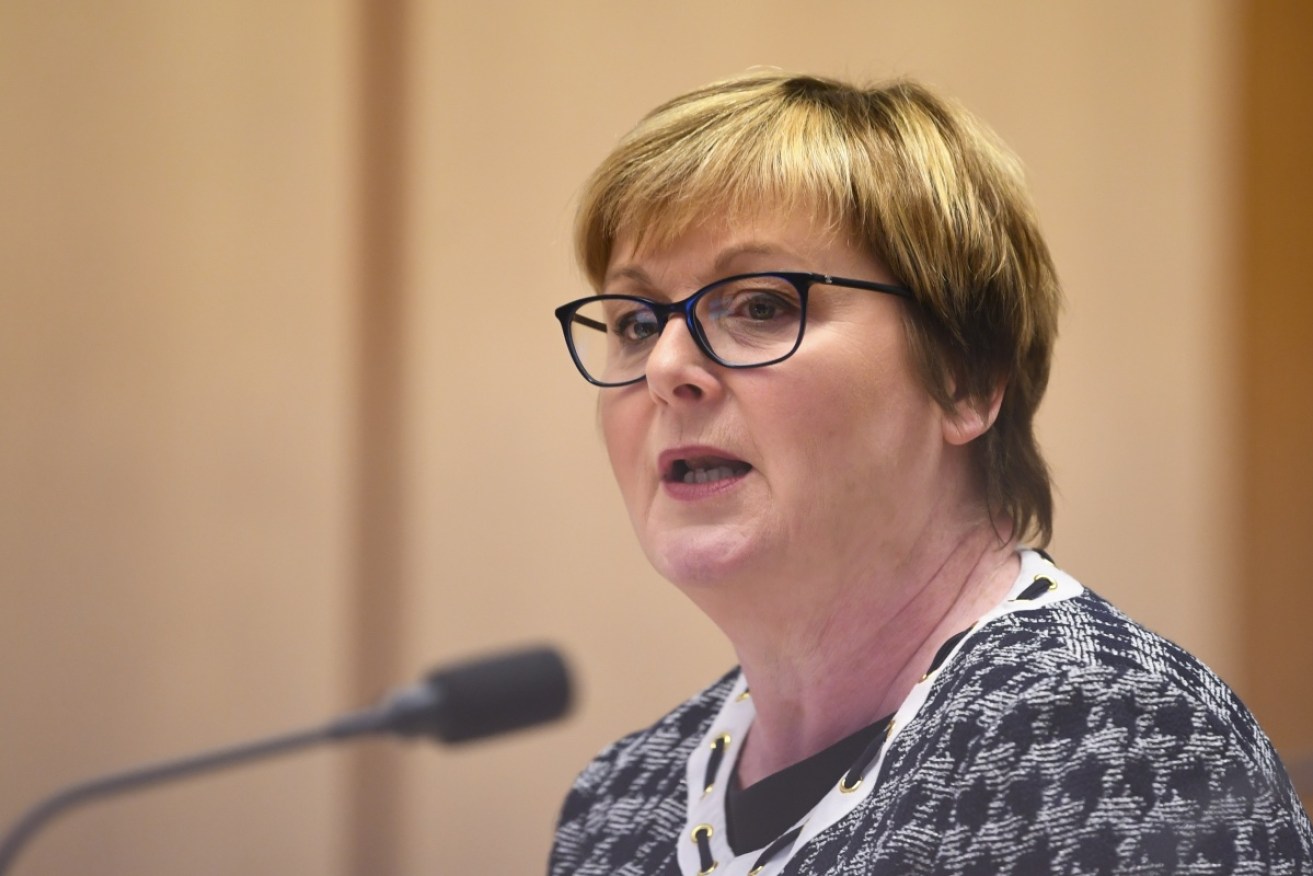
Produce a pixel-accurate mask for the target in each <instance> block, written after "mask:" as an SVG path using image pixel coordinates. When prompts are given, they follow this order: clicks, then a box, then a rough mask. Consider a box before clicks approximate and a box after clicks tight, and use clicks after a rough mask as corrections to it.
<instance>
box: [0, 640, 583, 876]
mask: <svg viewBox="0 0 1313 876" xmlns="http://www.w3.org/2000/svg"><path fill="white" fill-rule="evenodd" d="M569 704H570V679H569V672H568V670H567V668H566V666H565V663H564V661H563V660H562V659H561V656H560V655H559V654H557V653H556V652H555V651H554V650H552V649H551V648H548V647H538V648H529V649H524V650H520V651H512V652H507V653H505V654H500V655H493V656H491V657H486V658H483V659H479V660H471V661H468V662H465V663H461V664H457V665H455V666H449V667H447V668H445V669H441V670H438V671H435V672H432V673H430V674H429V676H428V677H427V678H426V679H424V680H423V681H420V682H417V683H415V684H412V685H410V686H409V687H404V688H402V689H400V690H398V691H396V692H394V693H393V694H392V695H390V696H388V697H387V698H385V699H384V700H383V702H381V703H379V704H378V705H375V706H373V707H371V708H367V709H363V710H361V711H358V712H351V713H348V714H346V715H343V716H341V717H339V718H337V719H335V720H332V721H330V722H329V723H327V724H325V725H323V726H321V727H315V728H313V729H310V730H301V731H298V732H295V733H287V734H284V735H282V736H274V737H270V738H266V739H259V740H256V741H253V742H247V743H245V744H241V745H235V746H232V747H230V748H221V749H217V750H213V751H209V752H203V753H201V754H196V755H192V756H189V757H181V758H177V759H175V760H167V761H161V762H159V763H155V764H148V765H146V766H142V767H137V768H135V769H129V770H124V771H123V772H119V773H112V774H110V775H107V776H102V777H100V778H95V779H90V780H88V781H84V782H80V783H78V784H75V785H70V786H69V787H67V788H64V789H63V790H61V791H58V792H56V793H55V794H53V795H51V796H50V797H47V798H46V799H45V800H42V801H41V802H40V803H37V804H36V805H35V806H33V807H32V808H31V809H29V810H28V811H27V812H26V813H25V814H24V815H23V817H22V818H20V819H19V820H18V822H17V823H16V824H15V825H14V826H13V827H12V828H11V829H10V831H9V832H8V833H7V834H5V835H4V837H3V840H0V876H4V874H5V873H6V872H7V871H8V869H9V866H10V865H11V864H12V863H13V861H14V858H15V857H17V855H18V853H19V851H20V850H21V849H22V848H23V845H24V843H26V842H27V841H28V840H29V839H31V838H32V835H33V834H35V833H36V832H37V831H38V830H39V829H40V828H41V827H42V826H43V825H44V824H46V823H47V822H48V821H50V819H52V818H54V817H55V816H56V815H58V814H59V813H61V812H64V811H65V810H67V809H70V808H72V807H74V806H77V805H79V804H82V803H87V802H89V801H92V800H96V799H99V798H101V797H108V796H110V795H112V794H118V793H121V792H124V791H131V790H134V789H136V788H141V787H145V786H147V785H153V784H156V783H159V782H166V781H170V780H172V779H178V778H182V777H184V776H190V775H194V774H195V773H201V772H206V771H209V770H215V769H219V768H221V767H226V766H232V765H234V764H239V763H244V762H248V761H253V760H259V759H262V758H267V757H272V756H273V755H276V754H283V753H285V752H288V751H294V750H296V749H299V748H305V747H307V746H310V745H317V744H319V743H321V742H338V741H341V740H344V739H350V738H353V737H356V736H363V735H366V734H371V733H390V734H393V735H395V736H402V737H413V736H430V737H433V738H434V739H437V740H439V741H442V742H451V743H456V742H464V741H466V740H471V739H483V738H486V737H489V736H495V735H497V734H500V733H506V732H509V731H511V730H518V729H520V728H524V727H532V726H534V725H536V724H541V723H543V722H545V721H551V720H554V719H556V718H559V717H561V716H562V715H564V714H565V712H566V711H567V710H568V708H569Z"/></svg>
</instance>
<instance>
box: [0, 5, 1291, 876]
mask: <svg viewBox="0 0 1313 876" xmlns="http://www.w3.org/2000/svg"><path fill="white" fill-rule="evenodd" d="M1310 9H1313V7H1311V6H1309V5H1308V4H1305V3H1301V2H1296V0H1290V2H1278V0H1271V2H1267V0H1264V2H1241V0H1234V2H1227V0H1162V2H1155V3H1143V2H1140V0H1104V2H1100V3H1097V4H1096V3H1082V4H1076V3H1070V4H1068V3H1051V2H1047V0H998V2H988V3H979V2H968V0H934V2H925V3H905V2H897V3H895V2H886V0H849V2H844V0H835V2H818V3H810V4H801V3H794V2H784V0H754V2H748V0H726V2H722V3H706V2H688V0H674V2H666V3H662V4H639V3H628V2H615V0H563V2H554V3H546V2H535V3H531V2H496V0H492V2H486V3H477V4H476V3H444V2H427V0H279V2H253V0H222V2H214V0H211V2H205V0H198V2H188V3H178V2H174V0H123V2H116V3H92V2H84V0H64V2H59V3H47V2H39V0H6V2H4V3H3V4H0V746H2V748H0V821H3V823H4V824H5V825H8V824H9V823H10V822H12V820H13V819H14V818H16V817H17V816H18V814H19V813H20V812H21V811H22V809H23V808H24V807H25V806H26V805H27V804H29V803H31V802H33V801H34V800H35V799H37V798H38V797H40V796H42V795H43V794H45V793H47V792H48V791H50V790H52V789H54V788H55V787H57V786H60V785H62V784H65V783H67V782H70V781H73V780H75V779H78V778H81V777H85V776H87V775H90V774H96V773H100V772H104V771H107V770H110V769H114V768H118V767H122V766H125V765H128V764H133V763H136V762H139V761H142V760H152V759H156V758H160V757H164V756H170V755H175V754H180V753H184V752H189V751H193V750H196V749H200V748H205V747H209V746H216V745H221V744H226V743H229V742H234V741H238V740H243V739H246V738H249V737H253V736H259V735H263V734H266V733H272V732H275V731H280V730H285V729H292V728H296V727H300V726H303V725H309V724H313V723H316V722H318V721H320V720H321V719H324V718H327V717H328V716H330V715H333V714H336V713H339V712H342V711H345V710H348V709H351V708H355V707H358V706H361V705H364V704H367V703H369V702H371V701H373V699H374V698H375V697H377V696H378V695H380V694H381V693H383V692H384V691H386V690H388V689H389V688H391V687H393V686H394V685H396V684H399V683H402V682H406V681H409V680H410V679H412V678H413V677H415V676H417V675H418V674H420V673H421V672H422V671H424V670H426V669H427V668H429V667H430V666H433V665H437V664H440V663H443V662H445V661H448V660H452V659H456V658H461V657H464V656H467V655H470V654H477V653H480V652H485V651H488V650H490V649H496V648H499V647H504V646H509V645H516V644H522V643H528V642H539V641H548V642H553V643H556V644H558V645H559V646H561V647H562V648H563V649H564V650H565V651H566V652H567V654H568V655H569V657H570V659H571V661H572V664H573V666H574V668H575V670H576V673H577V676H578V678H579V686H580V694H579V700H578V707H577V710H576V712H575V714H574V716H573V717H572V718H571V719H569V720H568V721H567V722H565V723H562V724H559V725H556V726H554V727H552V728H551V729H546V730H542V731H536V732H534V733H526V734H523V735H519V736H511V737H506V738H504V739H501V740H495V741H491V742H486V743H480V744H475V745H471V746H469V747H462V748H451V749H439V748H436V747H432V746H427V745H425V744H421V743H416V744H413V745H406V744H398V743H389V742H371V743H366V744H362V745H358V746H355V747H352V748H350V749H346V748H342V749H336V750H334V749H329V750H320V751H316V752H313V753H308V754H302V755H298V756H295V757H292V758H289V759H286V760H282V761H278V762H274V763H271V764H267V765H264V766H254V767H249V768H246V769H243V770H237V771H233V772H228V773H225V774H222V775H220V776H215V777H212V778H203V779H197V780H193V781H190V782H188V783H186V784H182V785H177V786H170V787H165V788H160V789H155V790H151V791H148V792H144V793H141V794H138V795H134V796H131V797H126V798H122V799H120V800H118V801H116V802H114V803H112V804H101V805H97V806H93V807H90V808H87V809H84V810H80V811H77V812H76V813H74V814H72V815H69V816H68V817H67V818H66V819H64V820H61V821H59V822H56V823H55V824H54V825H53V826H52V827H50V829H49V830H48V831H47V832H46V833H44V834H42V835H41V836H40V837H38V839H37V840H36V842H35V843H34V844H33V845H32V846H31V847H30V848H29V849H28V851H27V853H26V854H25V855H24V857H23V858H22V859H20V860H19V862H18V865H17V867H16V868H15V871H14V872H15V873H53V874H72V873H93V872H94V873H97V874H108V876H114V874H129V873H131V874H153V873H178V872H186V873H189V874H195V876H204V874H227V873H235V872H250V873H273V872H282V873H307V874H309V873H315V874H330V876H332V874H338V876H366V874H369V876H379V874H423V873H459V872H478V873H497V874H503V873H504V874H511V873H535V872H542V870H543V867H544V862H545V859H546V855H547V851H548V846H549V843H550V839H551V833H552V828H553V822H554V819H555V816H556V809H557V806H558V805H559V802H560V799H561V797H562V796H563V794H564V793H565V791H566V789H567V788H568V786H569V783H570V781H571V780H572V778H573V776H574V774H575V773H576V771H577V770H578V769H579V768H580V767H581V766H582V765H583V764H584V763H585V762H586V760H587V759H588V758H589V757H590V756H591V755H592V754H593V753H594V752H595V751H596V750H597V749H599V748H600V747H602V746H603V745H604V744H606V743H607V742H609V741H610V740H612V739H613V738H615V737H617V736H618V735H620V734H622V733H624V732H627V731H629V730H632V729H635V728H637V727H639V726H642V725H645V724H647V723H648V722H650V721H652V720H653V719H655V718H656V717H657V716H659V715H660V714H662V713H663V712H664V711H665V710H666V709H667V708H669V707H670V706H672V705H673V704H674V703H676V702H677V701H679V700H680V699H682V698H684V697H685V696H687V695H689V694H690V693H692V692H693V691H695V690H697V689H699V688H700V687H702V686H703V685H704V684H706V683H708V682H709V681H711V680H712V679H714V678H716V677H718V676H719V675H720V674H721V673H722V672H723V671H725V670H726V669H727V668H728V667H729V666H730V665H731V664H732V662H733V657H732V654H731V653H730V651H729V649H728V647H727V646H726V645H725V644H724V643H723V642H722V641H721V639H720V637H719V635H718V633H717V632H716V631H715V630H714V629H713V628H712V627H711V626H710V625H709V624H708V623H707V622H706V621H704V620H703V619H702V618H701V617H700V615H698V614H697V613H696V612H695V611H694V610H693V608H692V607H691V606H689V605H687V604H685V602H684V600H683V599H682V597H680V596H679V595H678V594H677V593H676V592H674V590H673V588H671V587H670V586H669V585H667V584H665V582H663V581H661V580H659V579H658V578H657V577H656V576H655V574H654V573H652V572H651V571H650V570H649V569H648V568H647V566H646V563H645V562H644V560H643V559H642V557H641V554H640V553H639V551H638V549H637V547H636V546H635V544H634V542H633V538H632V536H631V534H630V531H629V526H628V522H627V520H626V517H625V514H624V511H623V509H622V506H621V503H620V500H619V497H618V495H617V493H616V490H615V489H614V487H613V485H612V483H611V479H610V474H609V471H608V468H607V463H606V461H605V458H604V454H603V452H602V448H601V445H600V441H599V439H598V435H597V430H596V425H595V417H594V404H595V392H594V390H592V389H591V388H590V387H588V386H587V385H586V384H585V383H584V382H583V381H582V380H581V379H580V378H579V377H578V375H577V374H576V373H575V371H574V369H573V367H572V366H571V364H570V362H569V360H568V357H567V355H566V352H565V348H564V345H563V343H562V342H561V339H560V336H559V329H558V327H557V325H556V323H555V322H554V320H553V319H552V315H551V310H552V308H553V307H554V306H555V305H556V304H559V303H561V302H564V301H566V300H568V299H570V298H574V297H578V296H579V295H582V294H584V293H585V292H586V289H585V284H584V282H583V280H582V277H581V275H580V273H579V272H578V271H577V269H576V268H575V266H574V264H573V262H572V257H571V246H570V222H571V216H572V211H573V205H574V199H575V196H576V193H577V191H578V188H579V186H580V184H581V183H582V181H583V179H584V177H585V176H586V175H587V174H588V172H589V171H590V170H591V169H592V167H593V166H594V165H595V164H596V163H597V162H598V161H599V160H600V159H601V158H602V157H603V155H605V154H606V153H607V151H608V150H609V149H610V148H611V147H612V146H613V145H614V143H615V142H616V140H617V139H618V138H619V137H620V135H621V134H622V133H623V132H624V131H626V130H627V129H628V128H629V127H630V126H631V125H632V124H633V123H634V122H635V121H637V119H638V118H639V117H640V116H641V115H642V114H643V113H645V112H646V111H647V110H648V109H650V108H651V107H653V106H654V105H656V104H657V103H658V102H660V101H662V100H665V99H667V98H669V97H671V96H673V95H675V94H676V93H679V92H681V91H684V90H687V89H689V88H692V87H694V86H697V85H700V84H702V83H704V82H707V81H709V80H712V79H716V78H720V77H724V76H727V75H731V74H734V73H737V72H740V71H742V70H744V69H746V68H748V67H750V66H755V65H772V66H779V67H785V68H790V69H798V70H805V71H810V72H817V73H823V74H831V75H839V76H844V77H851V78H855V79H859V80H874V79H884V78H889V77H895V76H911V77H915V78H918V79H921V80H924V81H926V82H928V83H930V84H931V85H933V86H935V87H937V88H939V89H940V90H942V91H944V92H946V93H948V94H950V95H953V96H956V97H957V98H959V99H961V100H962V101H963V102H964V103H966V104H967V105H968V106H969V107H971V108H972V109H974V110H975V111H976V112H977V113H978V114H979V115H981V116H982V117H983V118H985V119H986V120H987V121H989V122H990V123H991V124H993V125H994V126H995V127H996V128H997V129H998V130H999V132H1000V133H1001V134H1002V136H1003V137H1004V139H1006V140H1007V141H1008V142H1009V143H1010V144H1011V145H1012V147H1013V148H1014V149H1015V150H1016V151H1017V152H1018V153H1019V154H1020V155H1021V157H1022V158H1023V160H1024V161H1025V162H1026V165H1027V168H1028V173H1029V178H1030V181H1031V184H1032V187H1033V191H1034V194H1035V198H1036V200H1037V202H1038V205H1039V210H1040V214H1041V218H1042V221H1043V225H1044V228H1045V230H1046V233H1047V234H1048V237H1049V241H1050V244H1051V246H1052V248H1053V250H1054V252H1055V256H1056V259H1057V262H1058V265H1059V269H1060V271H1061V273H1062V276H1063V279H1064V283H1065V287H1066V294H1067V306H1066V312H1065V315H1064V322H1063V328H1062V338H1061V341H1060V343H1059V347H1058V354H1057V364H1056V373H1055V375H1054V379H1053V382H1052V384H1051V388H1050V392H1049V397H1048V399H1047V401H1046V404H1045V407H1044V409H1043V411H1042V417H1041V426H1040V428H1041V438H1042V442H1043V444H1044V446H1045V447H1046V448H1047V451H1048V454H1049V457H1050V460H1051V462H1052V465H1053V469H1054V473H1055V477H1056V482H1057V484H1058V487H1059V496H1058V514H1057V536H1056V539H1055V542H1054V544H1053V546H1052V550H1053V553H1054V554H1055V555H1056V556H1057V558H1058V560H1059V561H1060V562H1061V563H1062V565H1063V566H1064V567H1065V568H1067V569H1068V570H1069V571H1071V572H1072V573H1074V574H1075V575H1076V576H1077V577H1079V578H1080V579H1082V580H1083V581H1084V582H1085V583H1086V584H1088V585H1089V586H1091V587H1093V588H1094V589H1096V590H1098V591H1100V592H1102V593H1103V594H1105V595H1107V596H1109V597H1110V598H1112V599H1113V600H1114V601H1116V602H1117V603H1119V604H1120V605H1121V606H1122V607H1123V608H1124V609H1126V610H1127V611H1128V612H1130V613H1131V614H1132V615H1134V616H1135V617H1137V618H1138V619H1140V620H1141V621H1143V622H1145V623H1146V624H1148V625H1149V626H1150V627H1152V628H1154V629H1157V630H1159V631H1161V632H1163V633H1165V634H1166V635H1168V636H1170V637H1172V638H1174V639H1176V640H1178V641H1179V642H1181V643H1182V644H1184V645H1185V646H1187V647H1189V648H1190V649H1192V650H1194V651H1195V652H1197V653H1198V654H1200V655H1201V656H1202V657H1203V658H1204V659H1205V660H1206V661H1207V662H1209V663H1210V664H1211V665H1212V666H1213V667H1214V668H1216V669H1217V671H1218V672H1219V673H1220V674H1221V675H1222V676H1223V677H1224V678H1226V679H1227V680H1228V681H1229V682H1230V683H1231V684H1232V685H1233V686H1234V687H1236V688H1237V690H1239V692H1240V693H1241V695H1242V697H1243V698H1244V699H1245V700H1246V701H1247V702H1248V703H1249V704H1250V705H1251V707H1252V708H1253V709H1254V710H1255V711H1256V712H1257V714H1258V715H1259V717H1260V720H1261V721H1262V722H1263V723H1264V725H1265V726H1266V727H1267V729H1268V731H1269V732H1270V734H1271V735H1272V737H1273V739H1274V740H1275V741H1276V743H1277V745H1278V747H1279V749H1280V750H1281V751H1282V752H1283V754H1284V756H1285V757H1286V758H1287V759H1288V760H1289V761H1290V762H1292V764H1293V763H1299V762H1303V760H1304V758H1305V756H1306V755H1307V754H1308V753H1310V752H1311V751H1313V691H1311V690H1310V682H1309V677H1310V673H1311V672H1313V637H1310V636H1309V634H1308V632H1307V629H1308V626H1309V621H1310V620H1311V619H1313V593H1311V592H1310V586H1309V584H1308V582H1307V580H1306V579H1305V577H1304V576H1305V575H1306V574H1307V571H1308V569H1309V568H1310V567H1313V531H1310V530H1311V527H1310V523H1311V522H1313V463H1311V462H1310V460H1309V449H1310V447H1311V446H1313V444H1311V443H1310V438H1313V423H1311V420H1313V415H1311V414H1310V405H1309V399H1310V397H1313V355H1311V354H1310V350H1311V347H1310V340H1311V338H1310V334H1311V333H1313V329H1311V328H1310V327H1311V326H1313V294H1311V293H1313V288H1311V286H1313V284H1311V283H1310V281H1309V279H1308V274H1307V268H1306V265H1305V264H1304V262H1305V260H1306V257H1307V254H1308V253H1309V251H1310V250H1311V249H1313V217H1311V215H1310V206H1309V205H1310V204H1311V203H1313V182H1311V176H1310V173H1309V171H1308V167H1307V160H1308V143H1309V142H1310V140H1311V139H1313V100H1311V96H1310V91H1311V89H1313V63H1311V61H1310V58H1313V52H1310V51H1309V49H1310V44H1311V43H1313V16H1311V14H1310Z"/></svg>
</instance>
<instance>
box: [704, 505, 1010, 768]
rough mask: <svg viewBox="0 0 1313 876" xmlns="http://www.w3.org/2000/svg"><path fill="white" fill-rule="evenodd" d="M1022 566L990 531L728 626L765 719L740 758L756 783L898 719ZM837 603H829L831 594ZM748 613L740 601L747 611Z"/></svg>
mask: <svg viewBox="0 0 1313 876" xmlns="http://www.w3.org/2000/svg"><path fill="white" fill-rule="evenodd" d="M1018 568H1019V560H1018V558H1017V556H1016V548H1015V545H1014V544H1011V543H1007V544H1003V543H1000V541H999V538H998V535H997V534H996V532H995V531H994V529H993V527H992V526H990V525H988V523H987V522H985V523H977V524H975V525H974V526H972V527H971V528H969V529H968V530H967V532H965V533H963V532H961V531H958V532H956V533H953V534H951V535H946V536H940V537H938V538H936V539H934V540H933V543H925V544H921V545H918V546H917V547H915V548H914V549H912V550H911V551H909V553H908V555H906V556H905V557H903V558H902V560H901V561H900V562H899V563H898V564H897V565H896V566H894V567H892V568H888V569H885V570H876V571H875V572H868V573H866V574H864V575H860V576H857V577H854V578H851V579H849V580H846V581H838V582H826V583H824V584H822V585H821V586H818V587H813V586H812V584H813V583H814V582H812V581H808V582H806V587H805V590H806V592H807V594H808V595H809V597H814V598H809V599H807V600H800V599H798V598H797V593H798V592H799V590H800V589H804V588H803V587H801V586H800V582H796V581H795V582H790V583H791V587H790V590H791V592H792V594H793V598H792V599H789V600H788V603H787V606H785V610H784V611H783V612H781V615H780V616H779V617H777V618H768V617H763V614H762V613H763V611H764V610H765V609H764V608H763V607H762V603H766V604H771V603H774V604H776V605H778V604H779V600H762V601H761V602H759V603H758V610H757V611H754V612H753V616H752V617H750V618H747V619H746V620H745V622H743V623H734V622H730V623H727V624H721V626H722V628H723V629H725V632H726V633H727V635H729V638H730V640H731V641H732V642H733V643H734V646H735V650H736V652H737V653H738V657H739V661H740V664H741V665H742V667H743V671H744V674H745V675H746V677H747V679H748V681H749V683H750V684H751V686H752V700H753V705H754V707H755V709H756V713H757V717H756V720H755V721H754V722H753V727H752V732H751V734H750V735H749V737H748V740H747V742H746V743H745V748H744V750H743V753H742V755H741V759H740V761H739V777H740V779H741V781H742V782H743V783H744V785H750V784H752V783H753V782H755V781H757V780H758V779H761V778H764V777H765V776H767V775H770V774H771V773H774V772H776V771H778V770H780V769H783V768H784V767H787V766H789V765H791V764H793V763H797V762H798V761H800V760H803V759H804V758H806V757H809V756H811V755H812V754H815V753H816V752H818V751H821V750H822V749H824V748H826V747H827V746H829V745H832V744H833V743H835V742H837V741H839V740H840V739H842V738H844V737H845V736H848V735H849V734H851V733H854V732H856V731H857V730H859V729H861V728H862V727H864V726H866V725H868V724H871V723H873V722H874V721H876V720H879V719H880V718H883V717H885V716H887V715H890V714H892V713H893V712H894V711H895V710H896V709H897V708H898V706H899V704H901V703H902V701H903V699H904V698H906V696H907V694H908V693H909V692H910V691H911V689H912V687H913V686H914V685H915V684H916V683H917V682H918V681H919V680H920V678H921V675H922V674H923V673H924V672H925V670H926V668H927V667H928V666H929V665H930V661H931V659H932V658H933V656H934V654H935V651H936V650H938V648H939V647H940V645H942V644H943V642H944V641H945V640H947V639H948V638H949V637H951V636H953V635H954V634H956V633H959V632H961V631H962V630H964V629H966V628H967V627H969V626H970V625H971V624H972V623H974V622H975V621H976V620H977V619H978V618H979V617H980V616H981V615H982V614H984V613H985V612H986V611H988V610H989V609H990V608H992V607H993V606H994V605H996V604H998V602H999V601H1001V600H1002V599H1003V597H1004V595H1005V594H1006V593H1007V592H1008V590H1009V589H1010V587H1011V586H1012V583H1013V581H1014V580H1015V578H1016V575H1017V572H1018ZM827 595H828V596H829V598H826V596H827ZM740 607H741V604H740Z"/></svg>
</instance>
